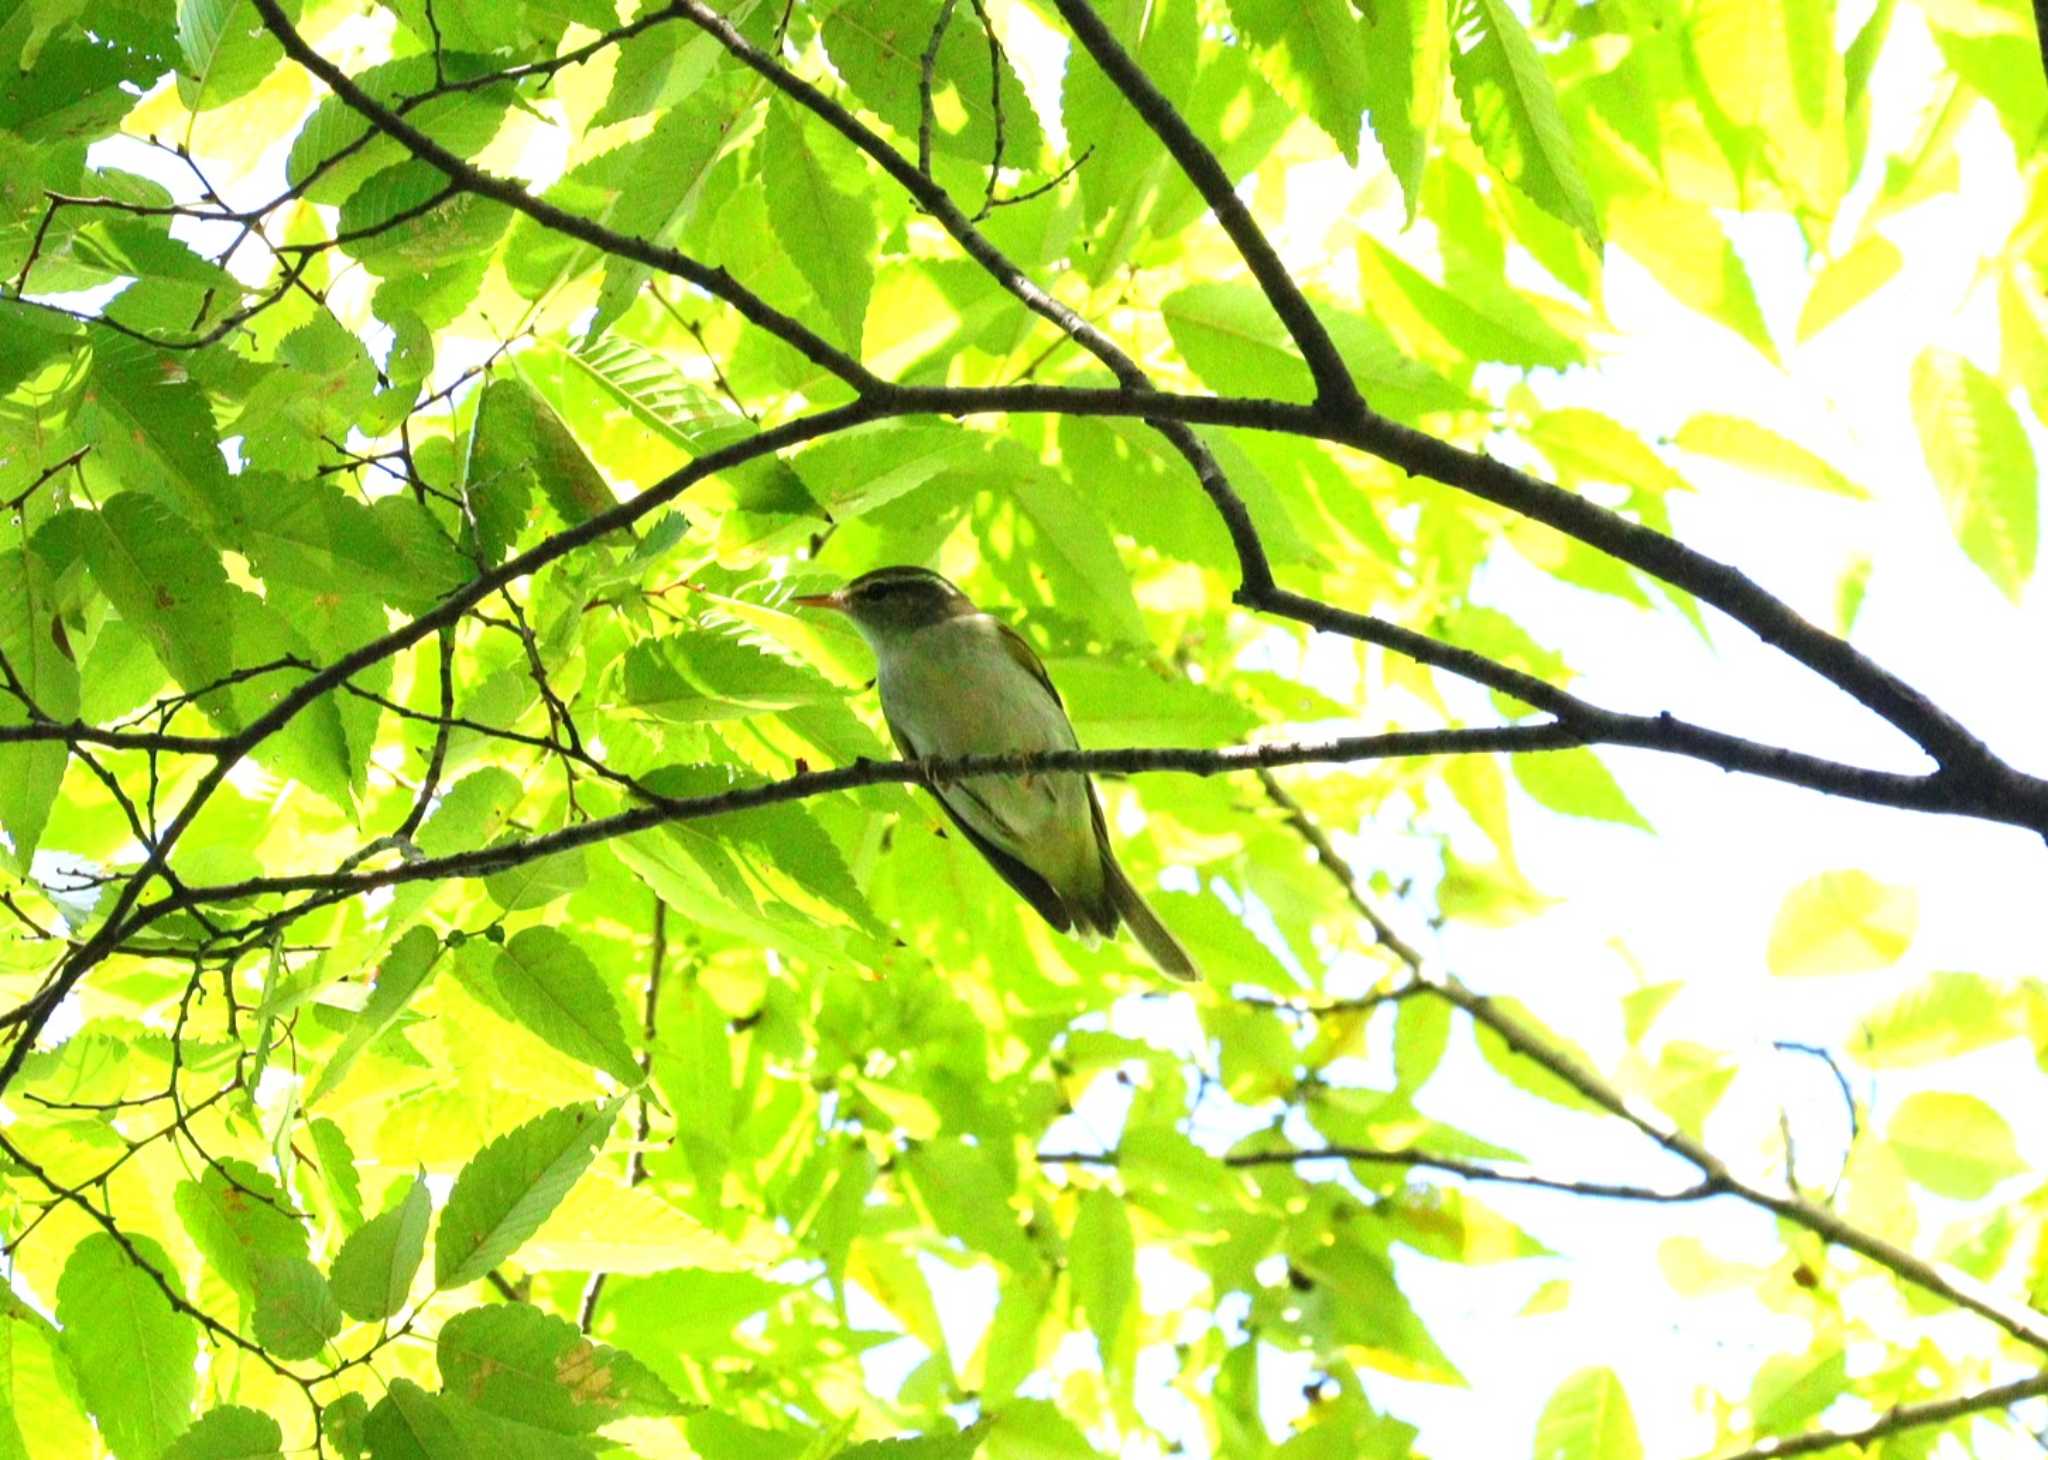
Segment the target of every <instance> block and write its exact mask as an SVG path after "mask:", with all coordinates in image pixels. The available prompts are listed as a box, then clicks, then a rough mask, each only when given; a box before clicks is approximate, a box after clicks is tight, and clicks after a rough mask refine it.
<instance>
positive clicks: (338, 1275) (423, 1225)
mask: <svg viewBox="0 0 2048 1460" xmlns="http://www.w3.org/2000/svg"><path fill="white" fill-rule="evenodd" d="M433 1212H434V1198H433V1196H432V1194H431V1193H430V1192H429V1191H428V1190H427V1182H426V1173H425V1172H421V1173H420V1174H419V1175H418V1176H416V1177H414V1178H413V1179H412V1181H411V1183H410V1184H409V1185H408V1186H407V1187H406V1189H405V1195H404V1196H403V1197H402V1198H401V1199H400V1200H399V1201H398V1203H397V1204H396V1205H395V1206H392V1207H391V1208H389V1209H388V1210H386V1211H385V1212H383V1213H382V1214H381V1215H378V1216H375V1217H372V1218H371V1219H370V1220H369V1221H368V1222H365V1223H364V1224H363V1225H362V1226H361V1227H360V1228H358V1229H357V1230H356V1232H355V1233H354V1234H353V1235H352V1236H350V1237H349V1239H348V1240H347V1241H346V1242H344V1243H342V1244H341V1250H340V1251H339V1252H337V1253H335V1254H334V1265H333V1284H334V1299H335V1301H336V1302H337V1303H339V1304H340V1305H341V1311H342V1312H344V1313H346V1314H348V1316H349V1317H351V1318H355V1319H359V1320H361V1321H362V1322H365V1323H374V1322H376V1321H377V1320H378V1319H381V1318H389V1317H390V1316H391V1315H392V1314H394V1313H396V1312H397V1311H398V1310H399V1309H400V1308H402V1307H404V1306H405V1300H406V1296H407V1295H408V1294H409V1293H410V1292H411V1291H412V1280H413V1275H414V1274H415V1273H417V1272H418V1271H419V1270H420V1260H421V1259H422V1258H423V1257H425V1255H426V1251H427V1223H428V1220H429V1218H431V1217H432V1216H433Z"/></svg>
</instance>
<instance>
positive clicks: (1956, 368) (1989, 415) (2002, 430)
mask: <svg viewBox="0 0 2048 1460" xmlns="http://www.w3.org/2000/svg"><path fill="white" fill-rule="evenodd" d="M1912 396H1913V424H1914V425H1915V426H1916V427H1918V429H1919V432H1920V450H1921V451H1922V453H1924V454H1925V456H1926V458H1927V470H1928V472H1929V473H1930V474H1931V475H1932V476H1933V477H1934V485H1935V487H1936V489H1937V490H1938V491H1939V492H1940V493H1941V505H1942V508H1943V510H1944V511H1945V512H1946V513H1947V514H1948V525H1949V530H1950V531H1951V532H1953V533H1954V534H1955V539H1956V545H1957V546H1958V547H1960V548H1962V550H1963V551H1964V552H1965V553H1967V554H1968V555H1969V558H1970V561H1971V562H1973V563H1975V564H1976V565H1977V566H1978V567H1979V568H1980V569H1982V570H1983V572H1984V576H1985V577H1987V578H1989V579H1990V580H1991V581H1992V583H1993V584H1995V585H1996V586H1997V588H1998V589H1999V591H2000V592H2002V593H2004V594H2005V596H2006V597H2007V598H2010V599H2012V600H2013V601H2014V602H2015V603H2017V602H2018V601H2019V598H2020V594H2021V592H2022V591H2023V590H2024V589H2025V588H2026V586H2027V580H2028V579H2030V578H2031V577H2033V575H2034V553H2035V549H2036V547H2037V545H2038V542H2039V538H2040V518H2039V510H2040V509H2039V501H2038V496H2039V486H2038V483H2037V482H2036V479H2035V468H2034V451H2033V448H2032V447H2031V446H2030V445H2028V443H2027V434H2026V430H2025V429H2024V428H2023V427H2022V426H2021V425H2020V418H2019V413H2018V412H2016V411H2015V410H2013V408H2012V404H2011V403H2010V402H2009V401H2008V400H2007V399H2006V398H2005V392H2004V391H2002V390H2001V389H1999V386H1998V383H1997V382H1996V381H1995V380H1993V379H1992V378H1991V377H1990V376H1988V375H1986V374H1985V373H1984V372H1983V371H1982V370H1979V369H1978V368H1977V367H1976V366H1975V365H1973V364H1971V363H1970V362H1969V361H1968V360H1966V359H1964V358H1963V357H1962V356H1961V355H1952V354H1950V353H1948V352H1947V351H1944V350H1927V351H1924V352H1922V354H1921V355H1920V357H1919V359H1917V360H1915V361H1914V362H1913V385H1912Z"/></svg>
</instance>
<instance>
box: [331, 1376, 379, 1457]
mask: <svg viewBox="0 0 2048 1460" xmlns="http://www.w3.org/2000/svg"><path fill="white" fill-rule="evenodd" d="M369 1418H370V1401H369V1400H368V1399H366V1398H365V1397H364V1396H363V1394H362V1391H360V1390H351V1391H350V1392H348V1393H347V1394H344V1395H342V1396H341V1397H340V1398H339V1399H336V1400H334V1401H333V1402H332V1403H330V1404H329V1405H328V1406H327V1408H326V1410H325V1411H323V1412H322V1414H321V1416H320V1433H321V1435H323V1436H324V1437H325V1438H326V1440H327V1443H328V1444H330V1445H332V1446H334V1448H335V1449H337V1450H339V1451H340V1452H341V1454H342V1456H343V1457H344V1460H363V1457H364V1456H365V1455H367V1454H368V1453H369V1449H370V1441H369V1437H368V1436H367V1435H366V1434H365V1433H364V1429H365V1426H366V1425H367V1424H368V1422H369Z"/></svg>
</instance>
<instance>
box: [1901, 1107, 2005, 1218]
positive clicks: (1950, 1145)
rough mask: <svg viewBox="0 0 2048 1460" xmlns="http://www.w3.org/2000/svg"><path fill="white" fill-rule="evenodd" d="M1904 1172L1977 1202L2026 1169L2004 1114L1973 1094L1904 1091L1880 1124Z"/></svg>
mask: <svg viewBox="0 0 2048 1460" xmlns="http://www.w3.org/2000/svg"><path fill="white" fill-rule="evenodd" d="M1885 1141H1886V1143H1887V1144H1888V1145H1890V1147H1891V1148H1892V1150H1893V1151H1894V1152H1896V1153H1897V1155H1898V1158H1899V1161H1900V1163H1901V1164H1903V1165H1904V1166H1905V1168H1906V1174H1907V1175H1908V1176H1910V1177H1912V1178H1913V1180H1914V1181H1915V1182H1917V1183H1919V1184H1920V1185H1921V1186H1924V1187H1926V1188H1927V1189H1928V1190H1929V1191H1931V1192H1934V1193H1935V1194H1936V1195H1938V1196H1946V1197H1952V1198H1954V1199H1955V1200H1957V1201H1976V1200H1977V1199H1979V1198H1980V1197H1983V1196H1987V1195H1989V1194H1990V1192H1991V1189H1992V1188H1993V1187H1995V1186H1997V1185H1998V1183H1999V1182H2001V1181H2003V1180H2005V1178H2006V1177H2008V1176H2016V1175H2018V1174H2019V1173H2020V1172H2022V1171H2024V1170H2026V1169H2027V1168H2026V1165H2025V1163H2024V1162H2022V1161H2021V1160H2020V1158H2019V1151H2018V1149H2017V1148H2016V1146H2015V1145H2014V1143H2013V1135H2012V1127H2011V1126H2010V1125H2008V1124H2006V1120H2005V1117H2004V1116H2002V1115H2000V1114H1999V1113H1998V1112H1997V1111H1996V1110H1993V1109H1992V1108H1991V1107H1990V1106H1989V1105H1987V1104H1985V1103H1984V1102H1983V1101H1982V1100H1979V1099H1978V1098H1977V1097H1976V1096H1974V1095H1957V1094H1951V1093H1948V1092H1946V1091H1936V1090H1923V1091H1921V1092H1920V1093H1918V1094H1916V1095H1908V1096H1907V1097H1906V1098H1905V1099H1904V1100H1903V1101H1902V1102H1900V1104H1899V1108H1898V1109H1897V1110H1896V1111H1895V1112H1893V1114H1892V1118H1891V1123H1890V1124H1889V1125H1887V1126H1886V1127H1885Z"/></svg>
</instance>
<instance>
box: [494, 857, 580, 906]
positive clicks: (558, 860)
mask: <svg viewBox="0 0 2048 1460" xmlns="http://www.w3.org/2000/svg"><path fill="white" fill-rule="evenodd" d="M589 880H590V869H589V867H588V866H587V865H586V863H585V861H584V856H583V849H582V848H581V847H570V848H569V849H568V850H567V851H563V852H554V853H551V854H550V855H548V856H545V857H530V858H528V859H527V860H526V861H524V862H521V863H519V864H518V865H517V866H515V867H507V868H505V869H504V870H503V871H502V872H493V873H491V874H490V875H489V876H487V877H485V878H484V891H485V892H487V893H489V894H490V898H491V901H492V902H495V903H496V904H497V905H498V906H499V907H501V908H503V909H504V910H505V911H506V912H522V911H524V910H526V909H529V908H536V907H546V906H547V905H548V904H549V903H551V902H554V901H556V900H557V899H558V898H564V897H567V896H568V895H569V894H570V893H572V892H574V891H576V890H577V889H578V888H580V887H581V886H583V884H584V883H585V882H587V881H589Z"/></svg>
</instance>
